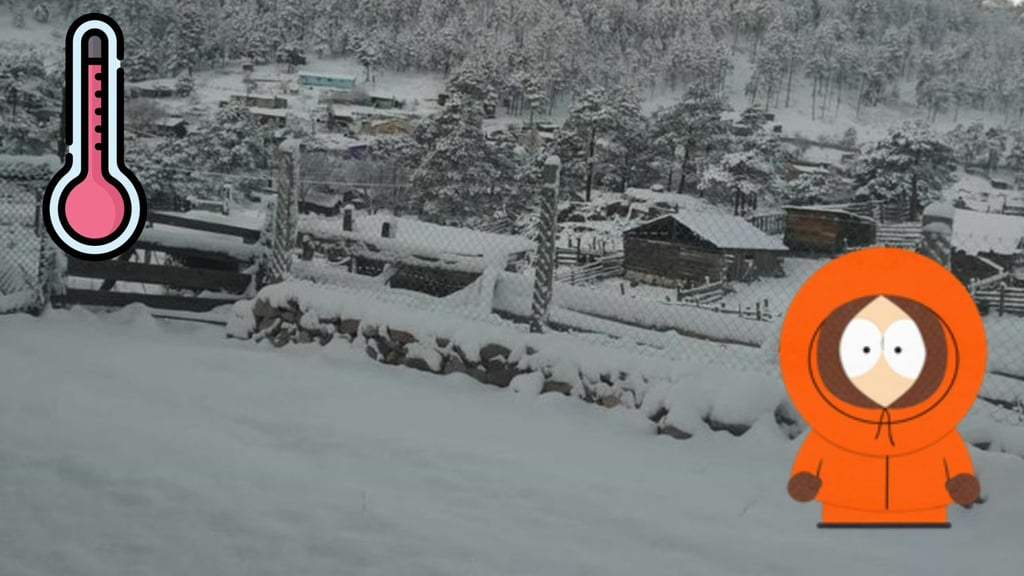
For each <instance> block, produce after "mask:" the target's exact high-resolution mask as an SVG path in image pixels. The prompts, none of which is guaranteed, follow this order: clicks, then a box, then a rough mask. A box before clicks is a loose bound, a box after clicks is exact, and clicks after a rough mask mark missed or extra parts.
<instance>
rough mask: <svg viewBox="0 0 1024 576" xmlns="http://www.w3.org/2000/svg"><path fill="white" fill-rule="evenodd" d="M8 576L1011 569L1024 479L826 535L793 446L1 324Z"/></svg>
mask: <svg viewBox="0 0 1024 576" xmlns="http://www.w3.org/2000/svg"><path fill="white" fill-rule="evenodd" d="M0 341H2V342H3V346H2V347H0V365H2V366H4V382H3V386H0V438H2V439H3V440H2V441H0V516H2V518H3V521H2V522H0V558H2V559H3V560H2V563H0V572H2V573H4V574H12V575H13V574H17V575H46V576H50V575H53V574H61V575H65V576H75V575H97V576H109V575H111V574H149V575H161V574H219V575H232V574H246V575H259V574H267V575H280V574H302V575H305V576H310V575H316V574H331V575H337V574H366V575H387V576H400V575H416V576H427V575H434V574H436V575H452V574H473V575H476V574H489V575H505V574H522V575H531V576H536V575H549V574H550V575H559V576H561V575H567V574H581V575H582V574H586V575H601V574H608V575H615V576H620V575H622V574H645V575H649V576H657V575H661V574H664V575H673V576H675V575H678V574H713V575H727V574H760V575H773V574H778V575H785V576H799V575H802V574H808V575H812V574H813V575H817V574H821V573H822V572H823V571H827V572H828V573H829V574H833V575H836V576H842V575H846V574H850V575H861V574H864V573H887V574H966V573H994V574H1011V573H1014V572H1015V571H1016V570H1017V569H1019V567H1020V562H1021V560H1022V556H1021V552H1020V534H1021V531H1022V529H1024V487H1022V484H1021V482H1020V478H1021V477H1022V476H1024V461H1022V460H1021V459H1020V458H1018V457H1015V456H1009V455H1005V454H990V453H985V452H981V451H978V450H974V449H972V456H973V458H974V462H975V466H976V468H977V473H978V476H979V479H980V480H981V482H982V485H983V487H984V488H983V490H984V491H983V495H985V496H986V497H987V501H986V502H985V503H984V504H981V505H978V506H975V507H974V508H973V509H971V510H962V509H959V508H956V509H954V510H952V511H951V520H952V523H953V528H952V530H951V531H948V532H945V531H943V532H932V531H928V532H919V531H900V532H888V531H886V532H878V531H840V532H834V531H821V530H818V529H816V528H815V527H814V525H815V522H816V521H817V519H818V509H817V505H816V504H812V505H799V504H796V503H794V502H792V501H791V500H789V499H788V497H787V496H786V492H785V482H786V479H787V475H788V471H789V466H790V463H791V461H792V458H793V455H794V452H795V450H796V448H797V444H798V443H797V442H794V441H789V440H787V439H785V438H784V436H783V435H782V434H781V432H780V431H779V429H778V428H777V427H776V425H775V423H774V422H772V421H770V419H766V420H763V421H761V422H759V423H758V424H757V425H755V427H754V429H753V430H751V431H750V432H749V433H747V434H746V435H744V436H742V437H739V438H736V437H733V436H731V435H730V434H728V433H727V432H720V433H714V434H705V435H701V436H698V437H696V438H694V439H692V440H688V441H676V440H671V439H668V438H665V437H657V436H654V435H653V433H652V430H651V424H650V423H649V422H647V421H646V420H645V419H643V418H642V416H640V415H639V414H638V413H636V412H631V411H626V410H623V409H613V410H610V411H606V410H603V409H599V408H595V407H592V406H586V405H584V404H581V403H579V402H578V401H575V400H571V399H566V398H562V397H556V396H550V395H549V396H541V397H536V396H533V395H531V394H528V393H525V392H524V393H522V394H514V393H512V392H508V391H497V390H496V389H494V388H490V387H485V386H481V385H479V384H477V383H474V382H471V381H470V380H469V379H468V378H465V377H460V376H452V377H436V376H428V375H424V374H422V373H417V372H412V371H408V370H403V369H396V368H391V367H384V366H381V365H377V364H374V363H372V362H370V361H369V360H367V359H366V358H364V357H363V356H362V354H356V353H353V352H351V351H350V349H349V348H347V347H344V346H342V345H340V344H339V345H332V346H329V347H327V348H319V347H315V346H313V347H304V348H303V347H296V348H288V349H284V350H273V349H270V348H269V347H261V346H256V345H253V344H252V343H248V342H236V341H228V340H225V339H224V338H223V334H222V332H220V331H219V330H218V329H215V328H210V327H200V326H196V325H182V324H161V323H157V322H156V321H153V320H152V319H151V318H149V317H148V316H146V315H144V314H135V313H132V312H130V311H129V312H123V313H121V314H117V315H113V316H111V317H105V318H100V317H96V316H92V315H90V314H87V313H84V312H81V311H71V312H60V313H53V314H50V315H48V316H46V317H44V318H43V319H33V318H29V317H25V316H10V317H0Z"/></svg>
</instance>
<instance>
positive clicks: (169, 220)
mask: <svg viewBox="0 0 1024 576" xmlns="http://www.w3.org/2000/svg"><path fill="white" fill-rule="evenodd" d="M146 220H147V221H149V222H153V223H154V224H166V225H168V226H177V227H178V228H187V229H189V230H199V231H202V232H214V233H217V234H226V235H228V236H237V237H239V238H241V239H242V241H243V242H245V243H246V244H255V243H256V242H257V241H258V240H259V239H260V231H259V230H254V229H252V228H245V227H242V226H235V225H232V224H223V223H220V222H209V221H206V220H196V219H194V218H189V217H188V216H181V215H179V214H171V213H168V212H149V213H147V214H146Z"/></svg>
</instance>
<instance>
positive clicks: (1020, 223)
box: [953, 209, 1024, 254]
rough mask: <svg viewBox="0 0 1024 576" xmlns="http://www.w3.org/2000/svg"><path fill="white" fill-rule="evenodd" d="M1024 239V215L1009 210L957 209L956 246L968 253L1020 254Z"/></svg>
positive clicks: (954, 235) (955, 221)
mask: <svg viewBox="0 0 1024 576" xmlns="http://www.w3.org/2000/svg"><path fill="white" fill-rule="evenodd" d="M1022 241H1024V218H1021V217H1020V216H1010V215H1007V214H994V213H988V212H975V211H974V210H959V209H958V210H957V211H956V215H955V216H954V217H953V246H954V247H955V248H958V249H960V250H963V251H965V252H967V253H968V254H977V253H979V252H994V253H996V254H1016V253H1018V252H1021V251H1022V250H1021V243H1022Z"/></svg>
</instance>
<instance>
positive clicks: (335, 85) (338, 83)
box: [298, 72, 356, 90]
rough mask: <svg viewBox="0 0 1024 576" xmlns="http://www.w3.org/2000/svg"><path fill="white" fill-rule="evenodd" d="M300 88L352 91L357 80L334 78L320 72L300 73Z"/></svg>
mask: <svg viewBox="0 0 1024 576" xmlns="http://www.w3.org/2000/svg"><path fill="white" fill-rule="evenodd" d="M298 82H299V86H302V87H304V88H329V89H331V90H352V89H353V88H355V87H356V79H355V78H353V77H352V76H334V75H331V74H321V73H319V72H299V78H298Z"/></svg>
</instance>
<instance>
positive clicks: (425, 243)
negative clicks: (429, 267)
mask: <svg viewBox="0 0 1024 576" xmlns="http://www.w3.org/2000/svg"><path fill="white" fill-rule="evenodd" d="M342 222H343V220H342V219H341V218H325V217H319V216H312V215H302V216H300V217H299V233H300V234H310V235H312V236H315V237H317V238H321V239H324V240H357V241H363V242H367V243H370V244H373V245H376V246H378V247H379V248H381V249H382V250H387V251H388V252H391V253H394V254H397V255H399V256H402V255H408V256H413V257H428V258H431V257H440V258H448V257H452V256H454V257H460V258H463V257H465V258H474V259H475V258H481V257H483V258H484V259H487V258H488V257H491V256H508V255H512V254H518V253H522V252H528V251H531V250H533V249H534V246H535V244H534V243H533V241H531V240H529V239H527V238H524V237H522V236H512V235H507V234H494V233H491V232H480V231H477V230H470V229H468V228H458V227H454V226H442V225H439V224H431V223H429V222H423V221H421V220H414V219H412V218H402V217H394V216H391V215H389V214H372V215H366V214H364V215H357V216H356V218H355V221H354V222H353V226H354V230H352V231H351V232H347V231H345V230H344V229H343V228H342ZM384 222H394V224H395V226H394V236H393V237H392V238H382V237H381V228H382V225H383V224H384Z"/></svg>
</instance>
